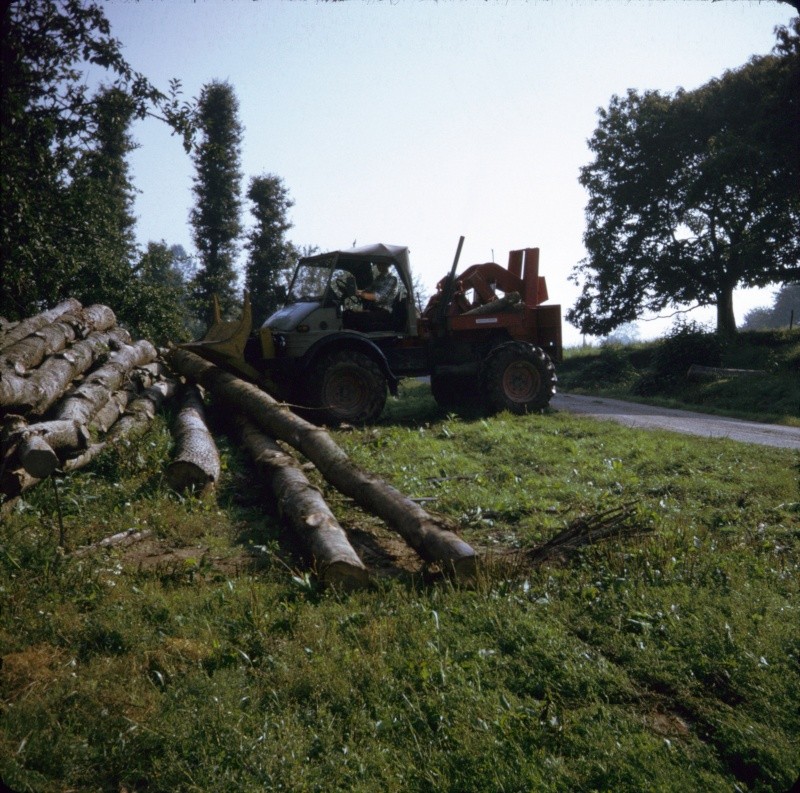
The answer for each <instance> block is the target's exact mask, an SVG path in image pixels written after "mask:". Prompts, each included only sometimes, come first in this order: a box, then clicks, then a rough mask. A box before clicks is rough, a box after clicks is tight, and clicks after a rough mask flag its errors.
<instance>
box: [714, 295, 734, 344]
mask: <svg viewBox="0 0 800 793" xmlns="http://www.w3.org/2000/svg"><path fill="white" fill-rule="evenodd" d="M717 333H718V334H720V336H724V337H727V338H730V337H731V336H735V335H736V316H735V314H734V313H733V287H732V286H730V287H729V286H723V287H722V289H720V291H719V292H718V293H717Z"/></svg>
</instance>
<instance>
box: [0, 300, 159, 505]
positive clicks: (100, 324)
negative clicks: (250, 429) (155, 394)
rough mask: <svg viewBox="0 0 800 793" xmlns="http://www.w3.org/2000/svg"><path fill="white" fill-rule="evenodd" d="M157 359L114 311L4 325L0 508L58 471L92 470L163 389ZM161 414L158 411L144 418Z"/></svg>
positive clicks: (65, 305) (66, 312)
mask: <svg viewBox="0 0 800 793" xmlns="http://www.w3.org/2000/svg"><path fill="white" fill-rule="evenodd" d="M157 357H158V353H157V351H156V349H155V347H154V346H153V345H152V344H151V343H150V342H149V341H147V340H144V339H143V340H139V341H136V342H134V341H132V339H131V337H130V334H129V333H128V331H126V330H125V329H123V328H122V327H120V326H119V325H118V324H117V319H116V316H115V314H114V312H113V310H112V309H111V308H109V307H108V306H102V305H93V306H88V307H86V308H84V307H82V306H81V304H80V302H78V301H77V300H74V299H69V300H65V301H64V302H62V303H60V304H59V305H57V306H56V307H55V308H53V309H50V310H49V311H44V312H42V313H40V314H37V315H35V316H33V317H29V318H27V319H23V320H22V321H21V322H18V323H15V324H13V325H12V324H11V323H7V322H4V323H3V325H2V334H0V419H2V430H0V505H3V506H4V505H6V504H7V503H8V502H9V501H11V500H13V499H14V498H15V497H17V496H19V495H20V494H21V493H22V492H24V491H25V490H27V489H28V488H30V487H33V486H34V485H36V484H38V483H39V482H40V481H42V480H43V479H45V478H47V477H48V476H50V474H52V473H53V472H54V471H56V470H58V469H62V470H75V469H76V468H79V467H82V466H83V465H85V464H86V463H87V462H89V461H90V460H91V459H92V458H93V457H94V456H95V455H96V453H97V451H99V450H100V449H102V448H103V447H104V446H105V444H106V443H107V439H106V438H104V437H102V436H103V435H104V434H106V433H109V431H110V430H111V429H112V428H114V427H115V425H117V424H119V422H120V421H121V420H122V419H123V418H124V417H125V412H126V411H127V410H128V409H129V405H130V404H132V403H134V402H136V400H137V399H140V398H141V395H142V393H143V392H144V390H145V388H146V387H150V388H152V387H153V386H154V383H155V381H156V379H161V380H162V381H163V373H164V371H165V370H164V369H163V368H162V370H161V371H160V372H158V370H151V369H150V368H151V367H153V365H154V363H155V362H156V359H157ZM153 372H158V374H154V373H153ZM145 384H146V385H145ZM162 399H163V396H159V398H158V400H157V401H158V403H160V402H161V400H162ZM148 404H150V402H149V401H148ZM154 413H155V410H154V409H153V408H152V407H151V408H150V409H148V410H146V411H144V412H142V411H141V410H140V411H138V412H137V416H138V415H148V416H150V417H152V416H153V415H154ZM122 434H123V433H122V432H121V431H120V430H119V429H117V432H116V436H117V437H119V436H121V435H122Z"/></svg>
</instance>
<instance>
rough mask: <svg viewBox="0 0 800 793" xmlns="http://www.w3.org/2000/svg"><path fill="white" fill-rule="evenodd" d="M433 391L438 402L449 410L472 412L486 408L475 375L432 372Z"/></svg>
mask: <svg viewBox="0 0 800 793" xmlns="http://www.w3.org/2000/svg"><path fill="white" fill-rule="evenodd" d="M431 393H432V394H433V398H434V399H435V400H436V404H437V405H439V407H440V408H442V409H443V410H446V411H448V412H450V411H454V412H456V413H468V414H471V413H473V412H476V411H479V410H482V409H483V408H484V404H483V394H482V393H481V389H480V387H479V383H478V380H477V378H476V377H475V376H474V375H465V374H432V375H431Z"/></svg>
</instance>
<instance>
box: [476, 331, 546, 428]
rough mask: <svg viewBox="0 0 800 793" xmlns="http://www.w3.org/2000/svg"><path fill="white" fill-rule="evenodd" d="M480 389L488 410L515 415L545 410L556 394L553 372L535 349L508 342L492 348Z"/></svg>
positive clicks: (519, 342) (538, 349)
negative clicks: (508, 412) (503, 411)
mask: <svg viewBox="0 0 800 793" xmlns="http://www.w3.org/2000/svg"><path fill="white" fill-rule="evenodd" d="M481 379H482V381H483V383H482V384H483V389H484V393H485V395H486V401H487V403H488V407H489V410H490V411H491V412H493V413H499V412H500V411H502V410H508V411H510V412H511V413H516V414H518V415H521V414H524V413H531V412H533V411H539V410H541V409H542V408H545V407H547V405H548V404H549V402H550V399H551V398H552V396H553V394H555V392H556V370H555V367H554V366H553V362H552V361H551V360H550V356H549V355H547V353H545V352H544V350H542V349H541V348H539V347H535V346H534V345H533V344H528V343H527V342H522V341H510V342H506V343H505V344H501V345H500V346H499V347H495V348H494V349H493V350H492V351H491V352H490V353H489V355H487V356H486V360H485V361H484V365H483V377H482V378H481Z"/></svg>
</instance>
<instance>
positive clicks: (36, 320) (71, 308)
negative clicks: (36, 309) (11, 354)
mask: <svg viewBox="0 0 800 793" xmlns="http://www.w3.org/2000/svg"><path fill="white" fill-rule="evenodd" d="M80 310H81V304H80V302H79V301H78V300H75V298H73V297H70V298H68V299H67V300H64V301H63V302H61V303H59V304H58V305H57V306H55V307H54V308H51V309H49V310H48V311H43V312H42V313H41V314H36V315H34V316H32V317H28V318H27V319H23V320H22V321H21V322H18V323H17V324H16V325H15V326H14V327H13V328H11V329H10V330H8V331H7V332H6V333H4V334H3V336H2V338H0V350H5V349H7V348H8V347H10V346H11V345H12V344H16V342H18V341H20V340H21V339H24V338H25V337H26V336H30V335H31V333H36V331H37V330H39V329H40V328H43V327H44V326H45V325H49V324H50V323H51V322H55V321H56V320H57V319H58V318H59V317H60V316H61V315H62V314H67V313H69V312H73V313H74V312H77V311H80Z"/></svg>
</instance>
